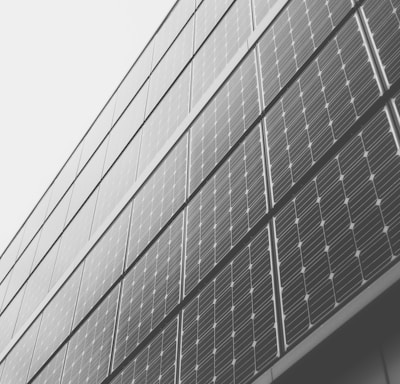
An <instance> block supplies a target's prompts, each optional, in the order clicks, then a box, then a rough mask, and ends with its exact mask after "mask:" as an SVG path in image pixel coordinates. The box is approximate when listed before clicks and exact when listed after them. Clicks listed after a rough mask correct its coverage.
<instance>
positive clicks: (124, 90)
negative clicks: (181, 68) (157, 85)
mask: <svg viewBox="0 0 400 384" xmlns="http://www.w3.org/2000/svg"><path fill="white" fill-rule="evenodd" d="M152 56H153V41H151V42H150V43H149V44H148V45H147V47H146V48H145V49H144V51H143V52H142V53H141V54H140V56H139V58H138V59H137V60H136V62H135V64H134V65H133V67H132V68H131V69H130V70H129V72H128V73H127V75H126V76H125V78H124V80H123V81H122V83H121V84H120V86H119V87H118V89H117V92H116V94H117V101H116V104H115V111H114V115H113V123H115V122H116V121H117V120H118V119H119V117H120V116H121V113H122V112H123V111H124V110H125V108H126V107H127V106H128V104H129V103H130V102H131V100H132V99H133V97H136V96H135V95H136V93H137V92H138V91H139V89H140V88H141V87H142V86H143V83H144V82H145V80H146V79H147V77H148V76H149V75H150V70H151V61H152ZM146 93H147V91H146Z"/></svg>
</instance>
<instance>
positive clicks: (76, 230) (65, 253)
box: [51, 190, 97, 284]
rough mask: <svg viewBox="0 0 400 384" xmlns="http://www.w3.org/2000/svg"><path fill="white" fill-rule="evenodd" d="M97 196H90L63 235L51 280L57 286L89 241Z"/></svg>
mask: <svg viewBox="0 0 400 384" xmlns="http://www.w3.org/2000/svg"><path fill="white" fill-rule="evenodd" d="M96 192H97V190H96ZM96 195H97V193H94V194H92V196H90V198H89V199H88V200H87V201H86V203H85V204H84V206H83V207H82V208H81V210H80V211H79V212H78V213H77V215H76V216H75V218H74V219H73V220H72V221H71V222H70V223H69V225H68V227H67V228H65V230H64V232H63V234H62V237H61V242H60V249H59V250H58V255H57V260H56V264H55V266H54V270H53V276H52V279H51V281H52V284H55V283H56V282H57V281H58V280H59V278H60V277H61V276H62V275H63V274H64V272H65V271H66V270H67V268H68V267H69V266H70V265H71V263H72V262H73V261H74V260H75V258H76V256H77V255H78V253H79V251H80V250H81V249H82V248H83V247H84V246H85V245H86V243H87V241H88V240H89V237H90V236H89V235H90V229H91V225H92V221H93V215H94V209H95V205H96Z"/></svg>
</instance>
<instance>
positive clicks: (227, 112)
mask: <svg viewBox="0 0 400 384" xmlns="http://www.w3.org/2000/svg"><path fill="white" fill-rule="evenodd" d="M205 4H206V3H205ZM256 76H257V75H256V62H255V55H254V52H251V53H250V54H249V56H248V57H247V58H246V59H245V61H244V62H243V63H242V64H241V65H240V66H239V67H238V68H237V69H236V70H235V71H234V73H233V74H232V75H231V77H230V78H229V80H228V81H227V83H226V84H225V85H224V86H223V87H222V88H221V89H220V90H219V91H218V93H217V95H216V96H215V97H214V98H213V99H212V100H211V102H210V103H209V104H208V105H207V107H206V108H205V109H204V111H203V112H202V113H201V114H200V115H199V117H198V118H197V119H196V121H195V122H194V124H193V125H192V127H191V128H190V172H189V175H190V180H189V183H190V185H189V189H190V193H192V192H193V191H194V190H195V189H196V188H197V187H198V186H199V184H200V183H201V182H202V181H203V180H204V178H205V177H207V176H208V174H209V173H210V172H211V171H212V170H213V169H214V167H215V166H216V165H217V164H218V163H219V162H220V161H221V159H222V158H223V156H224V155H225V154H226V152H227V151H228V150H229V149H230V148H231V147H232V146H233V145H234V144H235V143H236V142H237V141H238V140H239V139H240V137H241V136H242V135H243V133H244V132H245V131H246V130H247V129H248V128H250V126H251V125H252V124H253V122H254V120H255V119H256V118H257V117H258V115H259V114H260V101H259V98H258V84H257V77H256Z"/></svg>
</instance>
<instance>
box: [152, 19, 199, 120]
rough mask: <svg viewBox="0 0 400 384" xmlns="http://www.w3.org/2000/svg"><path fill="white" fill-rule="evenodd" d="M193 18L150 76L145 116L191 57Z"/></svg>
mask: <svg viewBox="0 0 400 384" xmlns="http://www.w3.org/2000/svg"><path fill="white" fill-rule="evenodd" d="M192 50H193V18H192V19H191V20H190V21H189V22H188V24H187V25H186V26H185V28H184V29H183V30H182V32H181V33H180V34H179V36H178V37H177V38H176V40H175V41H174V43H173V44H172V45H171V47H170V48H169V49H168V51H167V53H166V54H165V56H164V57H163V58H162V60H161V61H160V63H159V64H158V65H157V67H156V68H155V69H154V70H153V73H152V74H151V76H150V88H149V95H148V99H147V105H146V116H148V115H149V114H150V112H151V111H152V110H153V108H154V107H155V106H156V104H157V103H158V101H159V100H160V99H161V98H162V96H163V95H164V93H165V92H166V91H167V89H168V88H169V87H170V86H171V84H172V83H173V82H174V80H175V79H176V78H177V76H178V75H179V73H180V72H181V71H182V69H183V68H184V66H185V65H186V64H187V63H188V62H189V60H190V58H191V57H192Z"/></svg>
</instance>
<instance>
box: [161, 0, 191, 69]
mask: <svg viewBox="0 0 400 384" xmlns="http://www.w3.org/2000/svg"><path fill="white" fill-rule="evenodd" d="M193 12H194V0H180V1H179V2H177V3H176V4H175V6H174V8H173V9H172V10H171V13H170V14H169V15H168V18H167V19H166V20H165V22H164V23H163V25H162V26H161V27H160V29H159V31H158V32H157V35H156V36H155V38H154V53H153V68H154V67H155V65H156V64H157V63H158V61H159V60H160V58H161V56H162V55H163V54H164V53H165V51H167V49H168V47H169V46H170V45H171V43H172V42H173V41H174V39H175V37H176V36H177V35H178V33H179V32H180V30H181V29H182V27H183V26H184V24H185V23H186V22H187V21H188V20H189V18H190V16H191V15H192V13H193Z"/></svg>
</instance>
